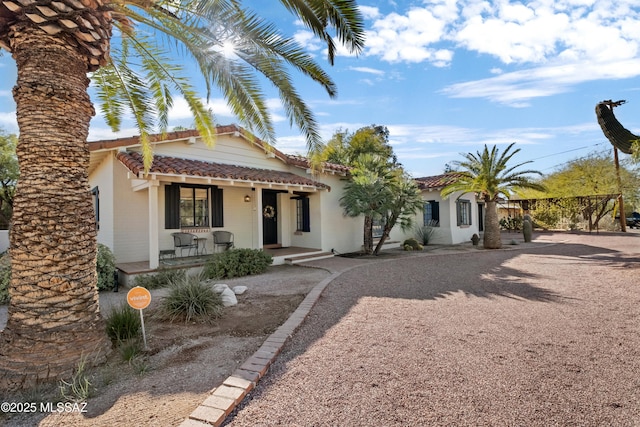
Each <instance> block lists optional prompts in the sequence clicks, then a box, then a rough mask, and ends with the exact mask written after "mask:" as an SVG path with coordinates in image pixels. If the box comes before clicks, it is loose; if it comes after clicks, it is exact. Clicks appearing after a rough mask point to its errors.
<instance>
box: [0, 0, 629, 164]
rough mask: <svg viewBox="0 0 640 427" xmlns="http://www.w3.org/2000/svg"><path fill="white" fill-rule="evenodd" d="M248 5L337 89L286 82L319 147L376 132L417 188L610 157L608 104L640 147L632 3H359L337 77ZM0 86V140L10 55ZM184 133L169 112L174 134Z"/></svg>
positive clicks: (288, 136) (278, 112) (273, 100)
mask: <svg viewBox="0 0 640 427" xmlns="http://www.w3.org/2000/svg"><path fill="white" fill-rule="evenodd" d="M246 3H247V4H249V5H252V7H253V9H254V10H256V11H257V12H258V13H259V14H260V15H261V16H263V17H265V18H267V19H269V20H271V21H272V22H274V23H275V24H276V26H277V27H278V28H280V29H281V31H282V32H283V33H284V34H286V35H290V36H294V37H295V38H296V40H298V42H299V43H300V44H301V45H302V46H304V47H305V49H306V50H307V52H309V54H311V55H313V56H314V58H315V59H316V60H317V61H318V62H319V63H320V64H321V65H322V66H323V68H324V69H325V70H326V71H327V72H328V73H329V75H330V76H331V78H332V79H333V80H334V81H335V83H336V84H337V87H338V96H337V98H335V99H330V98H329V97H328V95H327V94H326V92H324V90H323V89H322V88H321V87H320V86H319V85H318V84H316V83H314V82H313V81H311V80H310V79H308V78H306V77H304V76H302V75H295V74H294V83H295V85H296V88H297V89H298V90H299V92H300V93H301V95H302V97H303V99H304V100H305V101H306V102H307V104H308V105H309V106H310V107H311V109H312V111H313V113H314V114H315V116H316V119H317V121H318V123H319V124H320V129H321V134H322V136H323V138H324V139H325V140H328V139H329V138H331V136H332V135H333V134H334V133H335V132H337V131H339V130H348V131H350V132H355V131H356V130H357V129H359V128H361V127H363V126H368V125H371V124H376V125H384V126H386V127H387V128H388V130H389V132H390V143H391V144H392V146H393V149H394V152H395V153H396V155H397V156H398V159H399V161H400V162H401V163H402V164H403V165H404V166H405V168H406V169H407V170H408V171H409V172H410V173H411V174H412V175H413V176H414V177H422V176H430V175H438V174H440V173H442V172H443V171H444V170H445V167H446V165H447V164H450V165H451V164H452V163H453V162H455V161H459V160H462V154H463V153H469V152H472V153H475V152H477V151H479V150H482V149H483V148H484V145H488V146H489V147H490V148H491V147H492V146H493V145H497V146H498V148H499V149H501V150H503V149H505V148H506V147H507V145H508V144H510V143H512V142H515V143H516V145H515V147H516V148H519V149H520V150H521V151H520V152H519V153H518V154H516V156H515V157H514V158H513V161H514V162H518V163H520V162H527V161H531V163H529V164H527V165H525V166H524V168H526V169H534V170H538V171H540V172H542V173H544V174H548V173H551V172H553V171H555V170H557V169H558V168H561V167H562V166H563V165H564V164H566V162H568V161H571V160H573V159H576V158H580V157H583V156H586V155H589V154H591V153H594V152H598V153H601V152H604V153H611V144H610V143H609V142H608V141H607V140H606V138H605V137H604V135H603V134H602V131H601V129H600V127H599V126H598V123H597V120H596V115H595V112H594V109H595V106H596V104H597V103H598V102H600V101H603V100H607V99H612V100H614V101H616V100H621V99H624V100H626V101H627V103H626V104H624V105H622V106H620V107H618V108H616V109H615V114H616V117H617V118H618V120H619V121H620V122H621V123H622V124H623V125H624V126H625V127H626V128H627V129H629V130H631V131H632V132H633V133H635V134H640V0H616V1H612V0H538V1H528V2H527V1H520V2H519V1H508V0H502V1H495V0H491V1H481V0H458V1H456V0H424V1H419V0H413V1H411V0H380V1H373V0H362V1H358V5H359V7H360V9H361V12H362V15H363V17H364V24H365V29H366V45H365V49H364V51H363V52H362V53H361V54H360V55H359V56H357V57H356V56H354V55H349V54H348V53H347V52H346V51H344V50H340V51H339V52H338V56H337V57H336V60H335V64H334V66H330V65H329V64H328V62H327V61H326V50H325V49H324V47H323V45H322V44H321V43H319V42H318V40H317V39H314V37H313V36H312V35H311V33H310V32H309V31H308V30H306V29H305V28H304V27H303V26H302V25H301V24H300V23H299V22H296V21H295V20H294V19H292V17H291V15H289V14H288V13H287V12H286V11H285V10H284V9H283V7H282V5H281V3H280V2H277V1H273V0H271V1H268V2H267V1H265V0H249V1H247V2H246ZM265 4H267V6H265ZM185 66H186V67H192V66H191V65H190V64H185ZM192 68H193V67H192ZM0 77H1V78H0V127H2V128H4V129H5V130H6V131H8V132H14V133H17V131H18V128H17V124H16V119H15V104H14V103H13V99H12V97H11V88H12V87H13V85H14V84H15V65H14V63H13V60H12V58H11V56H10V55H9V54H7V53H6V52H5V53H4V54H3V55H2V56H1V57H0ZM194 82H195V83H196V84H197V85H198V86H199V87H202V85H200V84H199V83H198V80H197V79H196V80H195V81H194ZM264 89H265V92H266V93H267V97H268V100H269V105H270V108H271V112H272V117H273V119H274V122H275V125H276V132H277V144H276V148H278V149H279V150H281V151H284V152H287V153H293V154H304V153H305V152H306V146H305V139H304V137H303V136H302V135H301V134H300V132H299V130H298V129H297V128H292V127H291V126H290V125H289V121H288V119H287V118H286V115H285V114H284V111H283V108H282V106H281V104H280V102H279V100H278V98H277V93H276V92H275V91H273V89H272V88H270V87H268V86H266V87H265V88H264ZM205 95H206V94H205V92H204V89H203V91H202V97H204V96H205ZM209 103H210V106H211V108H212V110H213V112H214V114H215V116H216V119H217V122H218V123H219V124H230V123H238V120H237V119H236V118H234V117H233V115H232V114H231V113H230V110H229V108H228V107H227V106H226V103H225V102H224V100H223V99H222V98H221V97H219V96H217V94H216V93H213V94H212V96H211V98H210V99H209ZM192 123H193V120H192V119H191V118H190V116H189V112H188V109H187V108H186V104H185V103H184V101H183V100H181V99H179V98H178V99H176V102H175V105H174V108H173V110H172V112H171V116H170V124H171V125H172V126H178V125H179V126H186V127H190V126H191V124H192ZM136 133H137V132H136V129H135V127H133V126H132V124H131V122H130V121H125V123H124V125H123V128H122V129H121V131H120V132H118V133H113V132H112V131H111V130H110V129H109V128H108V126H107V125H106V124H105V122H104V120H102V119H101V118H100V117H96V118H94V119H93V120H92V122H91V128H90V134H89V139H90V140H99V139H112V138H117V137H123V136H131V135H135V134H136ZM625 157H627V156H626V155H624V154H621V158H623V159H624V158H625Z"/></svg>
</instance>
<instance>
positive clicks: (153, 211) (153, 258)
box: [148, 181, 160, 269]
mask: <svg viewBox="0 0 640 427" xmlns="http://www.w3.org/2000/svg"><path fill="white" fill-rule="evenodd" d="M159 186H160V183H159V182H158V181H150V182H149V218H148V222H149V268H152V269H155V268H158V267H159V266H160V243H159V238H158V187H159Z"/></svg>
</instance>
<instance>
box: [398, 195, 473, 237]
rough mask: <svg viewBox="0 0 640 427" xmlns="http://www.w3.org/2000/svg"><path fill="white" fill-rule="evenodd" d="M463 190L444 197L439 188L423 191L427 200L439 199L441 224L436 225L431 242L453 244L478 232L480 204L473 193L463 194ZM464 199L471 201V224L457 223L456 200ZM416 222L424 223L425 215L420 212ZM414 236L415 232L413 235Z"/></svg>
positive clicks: (423, 196)
mask: <svg viewBox="0 0 640 427" xmlns="http://www.w3.org/2000/svg"><path fill="white" fill-rule="evenodd" d="M461 194H462V193H461V192H458V193H454V194H452V195H450V196H449V197H448V198H446V199H443V198H442V196H440V191H439V190H425V191H423V192H422V199H423V200H424V201H425V202H428V201H432V200H433V201H437V202H439V206H440V224H439V227H435V231H434V234H433V236H432V240H431V243H433V244H441V245H451V244H458V243H463V242H467V241H469V240H470V239H471V236H472V235H473V234H474V233H476V234H477V233H478V205H477V203H476V198H475V195H474V194H473V193H467V194H463V195H461ZM458 198H460V199H464V200H469V202H471V225H468V226H466V225H461V226H459V225H457V217H456V215H457V214H456V200H457V199H458ZM415 222H416V224H419V225H424V216H423V214H422V212H420V213H419V214H418V215H417V216H416V221H415ZM411 237H413V233H412V236H411Z"/></svg>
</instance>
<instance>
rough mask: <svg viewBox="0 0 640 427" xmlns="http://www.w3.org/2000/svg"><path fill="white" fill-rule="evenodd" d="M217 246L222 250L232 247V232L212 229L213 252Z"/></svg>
mask: <svg viewBox="0 0 640 427" xmlns="http://www.w3.org/2000/svg"><path fill="white" fill-rule="evenodd" d="M218 247H221V248H222V251H223V252H224V251H226V250H228V249H231V248H233V233H232V232H230V231H214V232H213V252H216V248H218Z"/></svg>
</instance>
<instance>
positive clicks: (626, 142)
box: [596, 102, 640, 154]
mask: <svg viewBox="0 0 640 427" xmlns="http://www.w3.org/2000/svg"><path fill="white" fill-rule="evenodd" d="M596 116H597V117H598V124H599V125H600V128H601V129H602V132H603V133H604V136H606V137H607V139H608V140H609V142H610V143H611V144H612V145H613V146H614V147H616V148H617V149H618V150H620V151H622V152H623V153H625V154H631V151H632V150H631V148H632V146H633V142H634V141H637V140H638V139H640V137H638V136H636V135H634V134H632V133H631V132H630V131H628V130H627V129H625V128H624V126H622V124H621V123H620V122H619V121H618V119H616V116H615V115H614V114H613V109H611V108H609V106H608V105H607V104H605V103H604V102H601V103H599V104H598V105H596Z"/></svg>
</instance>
